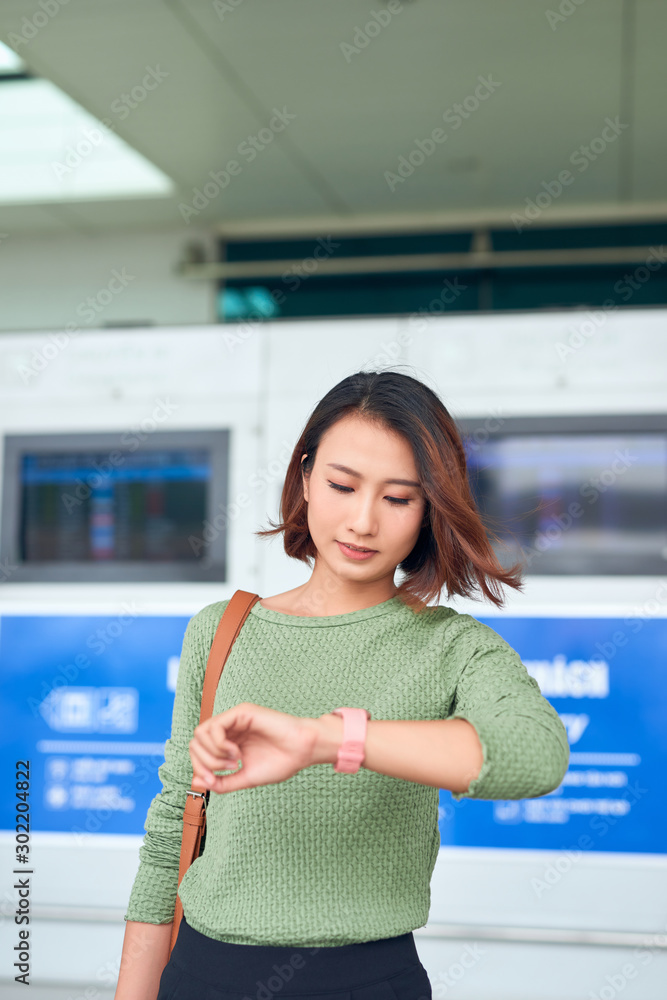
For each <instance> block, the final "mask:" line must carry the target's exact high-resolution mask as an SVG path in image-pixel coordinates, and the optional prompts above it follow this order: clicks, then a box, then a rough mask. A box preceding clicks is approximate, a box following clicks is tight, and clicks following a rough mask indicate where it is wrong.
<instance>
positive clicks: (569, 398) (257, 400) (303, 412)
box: [0, 237, 667, 1000]
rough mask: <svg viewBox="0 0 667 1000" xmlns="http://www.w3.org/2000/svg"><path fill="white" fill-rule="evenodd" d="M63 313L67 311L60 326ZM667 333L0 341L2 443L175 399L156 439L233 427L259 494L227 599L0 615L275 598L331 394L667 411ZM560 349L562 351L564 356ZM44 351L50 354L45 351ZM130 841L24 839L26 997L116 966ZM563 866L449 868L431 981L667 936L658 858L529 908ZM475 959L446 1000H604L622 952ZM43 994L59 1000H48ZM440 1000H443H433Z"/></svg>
mask: <svg viewBox="0 0 667 1000" xmlns="http://www.w3.org/2000/svg"><path fill="white" fill-rule="evenodd" d="M109 245H110V242H109V240H108V238H107V237H105V246H109ZM109 253H110V257H109V261H110V262H111V259H112V258H113V253H112V251H109ZM166 256H169V254H166ZM163 259H164V258H163ZM116 263H118V262H116ZM113 266H115V264H114V265H113ZM163 274H164V271H163ZM40 283H41V281H40ZM119 301H120V297H119ZM67 308H68V306H67V303H65V302H64V301H63V302H62V303H61V313H60V319H59V324H60V323H62V321H63V317H65V316H66V315H67ZM665 320H666V313H665V311H664V310H632V311H627V312H617V313H615V314H608V315H603V314H600V315H599V316H598V317H597V318H595V317H593V318H591V317H590V316H589V315H587V314H586V313H583V312H582V313H574V312H568V313H560V312H559V313H555V312H554V313H547V314H540V315H531V314H523V313H522V314H511V315H510V314H502V315H480V316H476V315H467V316H459V317H455V316H452V317H447V318H446V319H437V318H433V319H430V320H429V321H428V322H427V323H426V324H424V325H423V326H420V325H419V323H417V322H413V321H411V320H410V319H408V318H405V319H392V318H387V319H379V320H335V321H302V322H289V323H271V324H268V323H267V324H265V323H259V324H247V325H243V324H240V325H225V326H189V325H182V326H170V327H168V328H160V329H149V330H106V331H99V330H96V331H83V332H81V333H78V334H76V335H75V336H72V337H71V338H70V340H69V341H68V342H67V343H65V344H64V346H62V347H58V344H59V343H63V342H62V340H61V341H57V340H56V339H53V337H52V334H56V333H58V328H56V327H51V328H50V329H49V330H44V331H43V332H34V333H20V332H7V333H5V334H4V335H3V336H2V337H0V373H1V374H0V380H1V381H0V393H1V397H0V398H1V400H2V409H1V411H0V434H5V433H26V432H41V431H45V430H48V431H53V432H56V431H77V430H105V431H109V430H114V431H118V433H119V435H120V434H122V433H123V432H125V431H126V430H129V429H130V428H131V427H132V426H133V425H134V424H136V423H137V422H139V421H141V419H143V418H144V417H145V416H146V415H147V414H149V413H150V412H151V410H152V408H153V406H154V405H155V400H156V399H158V398H165V397H168V399H169V400H170V401H171V404H172V405H173V407H174V410H173V416H172V417H170V419H169V422H168V424H165V425H164V426H165V429H167V428H168V429H170V430H171V429H173V430H175V429H187V428H194V427H207V428H213V427H231V429H232V454H231V481H230V488H229V496H230V502H231V501H233V500H234V498H235V497H238V496H239V495H240V494H241V493H243V492H247V491H248V484H249V482H251V481H252V480H251V476H252V475H253V473H259V472H261V473H264V474H265V476H266V481H267V488H266V489H265V490H261V491H255V492H254V493H253V494H252V504H251V505H250V506H249V507H247V508H245V509H242V510H241V512H240V514H239V516H238V518H236V519H235V520H233V522H232V527H231V534H230V539H229V541H230V580H229V583H228V584H222V585H215V584H174V583H171V584H141V585H132V586H128V585H126V584H123V585H112V584H108V585H99V586H91V585H85V586H81V585H75V584H71V585H68V584H59V585H51V586H47V585H40V584H15V583H12V582H11V580H10V581H9V582H8V583H6V584H3V585H2V587H1V588H0V615H2V614H8V613H18V614H21V613H28V612H30V613H40V612H47V611H50V612H56V613H57V612H63V613H93V612H97V613H105V612H106V613H110V614H115V613H118V611H119V605H120V602H121V601H123V600H135V601H136V602H137V603H138V604H139V606H140V607H141V609H142V611H143V613H146V614H156V613H157V614H176V613H177V614H182V613H185V614H194V613H195V611H197V610H198V609H199V608H201V607H202V606H203V605H204V604H206V603H209V602H210V601H213V600H219V599H222V598H225V597H228V596H230V595H231V593H232V592H233V590H234V589H236V588H237V587H241V588H243V589H246V590H251V591H256V592H257V593H259V594H261V595H262V596H269V595H271V594H275V593H279V592H281V591H284V590H287V589H289V588H291V587H293V586H296V585H297V584H299V583H301V582H304V581H305V580H306V579H307V577H308V575H309V571H308V569H307V567H306V566H305V564H300V563H299V564H297V563H294V562H292V561H290V560H288V559H287V558H286V556H285V555H284V552H283V550H282V544H281V542H280V541H279V540H278V541H276V540H273V541H272V542H270V543H267V542H265V541H260V540H257V539H256V538H255V537H254V535H253V534H252V533H253V531H255V530H256V529H257V528H259V527H260V526H268V521H267V515H268V516H271V518H273V519H274V520H275V519H276V517H277V502H278V498H279V495H280V489H281V487H282V478H283V476H284V472H285V469H286V466H287V461H288V459H289V455H290V454H291V448H292V447H293V445H294V443H295V441H296V439H297V436H298V435H299V433H300V431H301V429H302V427H303V425H304V423H305V421H306V419H307V417H308V415H309V413H310V412H311V410H312V408H313V406H314V405H315V403H316V402H317V400H318V399H319V398H321V396H322V395H323V394H324V393H325V392H326V391H328V389H330V388H331V387H332V386H333V385H334V384H335V383H336V382H337V381H339V380H340V379H341V378H343V377H345V376H346V375H348V374H351V373H352V372H354V371H356V370H358V369H360V368H362V367H366V368H368V367H373V366H376V367H383V366H387V365H392V364H404V365H405V364H407V365H408V367H406V368H403V369H402V370H404V371H407V372H408V373H409V374H413V375H415V376H416V377H418V378H422V379H423V380H425V381H426V382H427V383H428V384H430V385H431V386H432V387H433V388H434V389H436V390H437V391H438V392H439V393H440V395H441V397H442V398H443V400H444V402H445V404H446V405H447V406H448V408H449V409H450V411H451V412H452V414H453V416H454V417H455V418H457V417H464V416H469V415H473V414H474V415H476V416H478V417H480V419H481V420H482V423H483V420H484V418H485V417H486V416H497V415H498V413H501V414H503V415H505V416H508V417H509V416H513V415H517V414H525V413H533V414H553V413H600V412H619V411H621V412H623V411H625V412H663V411H664V407H665V401H666V400H667V393H666V392H665V389H666V385H665V381H666V372H667V366H666V365H665V355H666V354H667V348H666V346H665V336H664V331H665ZM420 322H422V323H423V321H420ZM586 324H588V325H586ZM60 329H61V330H62V328H60ZM586 331H587V332H586ZM559 344H561V345H566V351H565V354H564V356H563V357H560V356H559V349H558V345H559ZM573 344H578V345H579V346H576V347H574V346H572V345H573ZM48 345H54V346H52V347H51V348H50V349H49V350H48V351H45V348H46V347H47V346H48ZM560 353H561V354H563V349H562V348H561V349H560ZM47 355H48V357H47ZM39 358H41V359H42V362H43V364H42V363H41V362H38V364H40V365H41V370H39V371H37V370H36V368H35V364H36V360H37V359H39ZM31 366H32V367H31ZM30 372H33V374H30ZM655 587H656V581H655V578H652V579H649V578H600V579H598V578H579V579H577V580H574V581H573V580H566V579H558V578H556V577H553V578H549V577H541V578H540V577H533V578H531V579H529V581H528V582H527V585H526V589H525V592H524V593H523V594H516V593H514V592H511V591H508V593H507V597H508V601H507V608H506V612H507V613H510V614H512V613H513V614H522V615H531V614H532V615H541V614H547V615H559V614H563V615H601V616H605V615H608V616H615V615H620V616H623V615H626V614H629V613H630V612H631V610H632V608H633V606H634V605H636V604H637V603H640V602H642V601H646V600H648V599H649V598H651V597H652V596H653V593H654V591H655ZM441 603H447V604H450V605H451V606H453V607H456V608H457V610H461V611H466V612H469V613H471V614H473V615H477V616H489V615H491V614H493V613H494V610H495V609H494V607H493V605H483V604H480V603H477V602H465V601H460V600H447V599H446V597H444V595H443V597H441ZM665 614H667V608H665ZM140 839H141V838H128V839H123V838H120V839H118V840H116V839H114V838H109V839H105V838H100V839H99V840H98V839H95V840H94V841H93V842H92V843H90V844H88V845H86V846H85V848H84V847H81V846H77V847H74V846H73V845H72V843H71V841H70V842H68V839H67V837H62V836H48V835H46V834H42V835H40V834H39V833H37V834H35V835H34V838H33V847H34V851H35V855H36V858H39V863H40V868H39V871H40V876H39V879H38V880H37V882H36V884H35V897H34V900H33V902H34V904H35V906H36V907H37V909H36V914H37V919H36V921H35V924H34V927H35V946H36V948H35V951H36V955H35V964H34V967H33V969H34V978H35V981H36V982H37V981H38V980H39V979H41V978H43V977H47V978H48V979H50V980H51V981H52V982H53V983H61V984H62V985H63V986H65V985H66V984H67V983H74V982H78V983H81V984H87V983H90V982H97V983H98V984H99V982H100V979H99V970H101V969H104V968H105V967H108V963H109V962H110V961H112V960H113V959H114V958H117V956H118V955H119V954H120V947H121V941H122V934H123V930H124V927H123V921H122V914H123V913H124V910H125V905H126V902H127V898H128V894H129V889H130V886H131V882H132V879H133V877H134V873H135V871H136V866H137V861H138V858H137V850H138V846H139V843H140ZM566 844H567V840H566V838H565V841H564V846H565V845H566ZM584 853H585V852H584ZM0 855H1V857H2V862H3V869H2V870H3V871H4V872H9V871H10V870H11V867H12V866H11V864H10V856H9V843H8V841H7V840H6V839H5V841H4V842H2V843H1V844H0ZM559 859H560V860H562V852H522V851H521V852H494V851H474V850H465V849H456V848H448V849H445V850H443V851H441V855H440V858H439V861H438V864H437V867H436V872H435V875H434V881H433V903H432V910H431V920H432V922H433V925H434V928H433V932H434V933H435V932H436V931H437V927H436V924H438V923H442V924H447V925H472V928H473V929H472V930H470V931H466V930H465V928H464V927H463V926H462V928H461V934H462V935H468V937H465V936H462V937H461V939H460V940H442V939H438V938H437V937H431V936H421V935H420V936H419V938H418V944H419V947H420V952H421V954H422V956H423V959H424V961H425V963H426V964H427V968H428V969H429V973H430V974H431V976H432V978H433V980H434V982H440V983H441V984H442V983H443V982H444V980H442V978H441V976H440V974H441V973H443V972H446V971H447V969H449V968H450V967H451V966H452V964H455V963H456V962H457V960H458V956H460V954H461V952H462V950H463V948H464V946H465V944H466V941H472V942H473V943H474V941H476V940H477V941H480V940H481V939H480V938H476V937H475V930H474V928H475V927H476V926H478V925H485V924H486V925H488V924H492V925H505V926H507V927H514V926H525V927H538V928H551V929H554V928H560V929H564V930H567V929H571V928H588V929H593V930H607V931H619V932H639V931H650V930H652V929H653V930H660V931H662V932H664V930H665V926H664V920H665V919H666V918H667V915H665V913H664V910H663V909H661V906H662V902H661V901H662V900H664V899H665V898H667V866H666V864H665V857H664V856H654V857H641V858H637V857H633V856H630V855H622V854H618V855H612V854H601V855H590V853H589V856H587V857H586V856H585V857H582V858H581V860H580V861H579V862H578V863H577V864H576V865H574V866H572V869H571V870H570V871H568V873H567V875H566V876H564V877H563V879H562V880H561V883H559V886H558V887H557V888H556V890H555V891H554V892H552V893H549V894H545V895H544V896H543V897H542V898H541V899H538V898H537V897H536V896H535V894H534V893H533V892H531V891H530V890H529V886H530V880H531V878H533V877H534V876H536V877H542V876H543V873H544V870H545V867H546V866H547V865H548V864H549V863H550V862H557V861H559ZM5 898H6V897H5ZM9 898H10V899H11V898H12V895H11V893H10V896H9ZM61 905H64V906H69V907H76V908H82V907H93V908H94V909H93V910H91V911H90V912H89V913H88V917H89V919H83V916H82V914H83V912H84V911H82V910H81V909H75V910H70V911H69V914H68V911H67V910H65V911H63V913H62V915H63V916H64V918H65V919H62V920H61V919H57V920H56V919H54V920H48V919H46V918H47V917H49V916H50V917H52V918H53V917H58V914H59V911H58V910H57V909H54V907H57V906H61ZM40 907H41V910H40ZM49 907H50V908H51V909H49ZM6 910H7V907H6V904H5V905H4V908H3V912H5V913H6ZM40 913H41V916H40ZM105 919H106V920H107V921H108V922H104V920H105ZM661 921H662V922H661ZM450 930H451V926H450ZM14 943H15V942H14V925H13V923H11V922H10V921H9V920H7V919H5V920H4V921H3V922H2V924H1V925H0V982H2V978H1V977H6V978H9V976H10V971H11V970H10V965H11V958H10V956H11V954H12V952H11V948H12V946H13V944H14ZM484 947H486V948H487V952H486V957H485V958H484V959H483V960H480V961H479V962H478V963H476V964H475V965H474V966H473V967H472V968H470V969H469V970H467V971H466V974H465V977H464V978H463V979H462V981H461V982H460V983H457V986H456V994H455V995H457V996H459V997H461V998H468V997H469V998H471V1000H472V998H473V997H474V998H475V1000H484V998H487V997H488V998H491V997H493V1000H500V998H507V1000H509V998H510V997H511V998H512V1000H529V998H530V1000H533V998H534V997H535V996H537V995H539V996H542V997H547V996H548V997H553V998H554V1000H556V998H558V1000H569V998H572V1000H575V998H577V1000H579V998H580V997H581V996H582V995H584V996H588V995H589V989H590V990H591V991H596V990H597V991H598V992H599V991H600V990H602V989H603V988H604V987H605V986H606V985H607V982H606V980H605V975H607V974H608V975H614V974H615V973H616V971H617V970H618V969H620V968H621V967H622V966H623V965H624V963H626V962H628V960H629V958H630V956H629V951H628V949H622V948H620V947H607V948H602V947H594V946H593V945H590V946H586V947H575V946H573V945H555V944H526V943H514V944H510V943H499V942H486V943H485V944H484ZM655 956H656V957H655V958H654V959H653V960H652V961H651V963H650V964H649V965H647V966H646V968H643V969H642V970H641V973H640V975H639V977H638V978H637V979H636V980H634V981H630V982H628V983H627V985H626V987H625V988H624V990H623V996H624V998H626V1000H639V998H641V1000H659V998H660V1000H662V998H663V994H662V993H661V992H660V990H661V988H662V987H661V986H660V982H659V980H660V975H661V976H662V978H663V981H664V978H665V971H666V970H665V958H664V955H662V956H659V955H658V954H657V953H655ZM96 976H97V979H96V978H95V977H96ZM439 977H440V978H439ZM49 990H50V991H51V992H50V993H49V994H48V995H49V996H53V997H56V996H57V994H56V993H55V986H52V987H49ZM7 995H8V996H9V995H11V994H9V993H8V994H7ZM62 995H63V996H65V995H66V994H65V993H63V994H62ZM99 995H100V996H105V995H107V994H104V993H100V994H99ZM438 995H440V996H442V995H444V994H443V993H442V990H441V991H440V993H437V992H434V997H437V996H438ZM596 995H597V994H596ZM17 996H18V994H17Z"/></svg>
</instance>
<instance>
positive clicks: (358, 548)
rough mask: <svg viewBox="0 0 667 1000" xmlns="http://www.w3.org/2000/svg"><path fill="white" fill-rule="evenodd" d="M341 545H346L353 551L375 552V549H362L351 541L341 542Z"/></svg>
mask: <svg viewBox="0 0 667 1000" xmlns="http://www.w3.org/2000/svg"><path fill="white" fill-rule="evenodd" d="M341 545H347V547H348V549H352V551H353V552H377V549H363V548H361V547H360V546H359V545H352V543H351V542H341Z"/></svg>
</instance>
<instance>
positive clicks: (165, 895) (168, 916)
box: [123, 861, 178, 924]
mask: <svg viewBox="0 0 667 1000" xmlns="http://www.w3.org/2000/svg"><path fill="white" fill-rule="evenodd" d="M177 888H178V871H176V872H174V871H172V870H171V869H167V868H159V867H157V866H156V865H150V864H148V863H147V862H145V861H144V862H142V863H141V865H140V866H139V871H138V872H137V875H136V877H135V880H134V884H133V886H132V891H131V893H130V899H129V902H128V906H127V911H126V913H125V916H124V917H123V919H124V920H138V921H140V922H141V923H144V924H168V923H170V922H171V921H172V920H173V919H174V907H175V906H176V890H177Z"/></svg>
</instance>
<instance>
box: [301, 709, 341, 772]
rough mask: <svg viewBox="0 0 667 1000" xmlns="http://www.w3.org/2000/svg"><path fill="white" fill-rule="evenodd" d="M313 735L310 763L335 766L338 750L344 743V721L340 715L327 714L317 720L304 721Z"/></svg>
mask: <svg viewBox="0 0 667 1000" xmlns="http://www.w3.org/2000/svg"><path fill="white" fill-rule="evenodd" d="M304 721H305V722H307V724H308V728H309V729H310V731H311V734H312V745H311V751H310V757H311V759H310V762H309V764H308V766H309V767H310V766H312V765H313V764H335V763H336V760H337V758H338V750H339V748H340V745H341V743H342V742H343V720H342V719H341V718H340V716H338V715H333V714H332V713H331V712H326V713H325V714H324V715H320V716H319V717H318V718H316V719H307V720H304Z"/></svg>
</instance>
